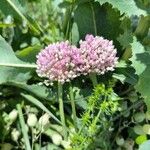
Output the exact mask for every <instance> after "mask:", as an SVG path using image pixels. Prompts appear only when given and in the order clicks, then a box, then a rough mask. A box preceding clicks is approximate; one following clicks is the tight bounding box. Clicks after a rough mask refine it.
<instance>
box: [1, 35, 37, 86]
mask: <svg viewBox="0 0 150 150" xmlns="http://www.w3.org/2000/svg"><path fill="white" fill-rule="evenodd" d="M8 66H9V67H8ZM10 66H11V67H10ZM31 66H32V65H31V64H26V63H24V62H23V61H21V60H20V59H18V58H17V57H16V56H15V53H14V52H13V50H12V48H11V47H10V46H9V44H8V43H7V42H6V41H5V40H4V39H3V38H2V37H1V36H0V84H3V83H7V82H10V81H12V82H13V81H18V82H24V81H26V80H27V79H29V78H30V77H31V76H30V73H29V70H28V69H26V70H24V69H23V68H24V67H31ZM34 66H35V65H34ZM13 67H23V68H13Z"/></svg>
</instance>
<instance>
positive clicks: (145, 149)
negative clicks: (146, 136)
mask: <svg viewBox="0 0 150 150" xmlns="http://www.w3.org/2000/svg"><path fill="white" fill-rule="evenodd" d="M149 148H150V140H147V141H145V142H144V143H142V144H141V145H140V146H139V149H138V150H149Z"/></svg>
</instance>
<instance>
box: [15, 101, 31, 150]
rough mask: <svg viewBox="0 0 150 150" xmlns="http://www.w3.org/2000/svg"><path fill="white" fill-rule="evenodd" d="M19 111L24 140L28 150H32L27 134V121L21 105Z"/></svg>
mask: <svg viewBox="0 0 150 150" xmlns="http://www.w3.org/2000/svg"><path fill="white" fill-rule="evenodd" d="M17 110H18V114H19V121H20V126H21V130H22V134H23V138H24V141H25V146H26V149H27V150H31V146H30V142H29V137H28V132H27V129H26V126H25V121H24V117H23V113H22V108H21V105H20V104H18V105H17Z"/></svg>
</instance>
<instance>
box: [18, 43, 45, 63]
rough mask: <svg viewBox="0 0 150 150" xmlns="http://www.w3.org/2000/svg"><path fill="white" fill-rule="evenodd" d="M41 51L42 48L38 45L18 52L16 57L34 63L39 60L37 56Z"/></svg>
mask: <svg viewBox="0 0 150 150" xmlns="http://www.w3.org/2000/svg"><path fill="white" fill-rule="evenodd" d="M41 49H42V46H41V45H39V44H36V45H33V46H29V47H27V48H24V49H22V50H20V51H18V52H17V53H16V56H17V57H18V58H20V59H21V60H23V61H25V62H29V63H34V62H36V59H37V58H36V55H37V54H38V53H39V52H40V50H41Z"/></svg>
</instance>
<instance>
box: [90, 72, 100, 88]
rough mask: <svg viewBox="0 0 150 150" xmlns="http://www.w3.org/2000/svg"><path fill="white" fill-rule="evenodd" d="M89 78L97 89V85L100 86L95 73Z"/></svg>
mask: <svg viewBox="0 0 150 150" xmlns="http://www.w3.org/2000/svg"><path fill="white" fill-rule="evenodd" d="M89 77H90V79H91V81H92V83H93V87H96V85H97V84H98V82H97V76H96V74H95V73H90V74H89Z"/></svg>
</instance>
